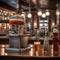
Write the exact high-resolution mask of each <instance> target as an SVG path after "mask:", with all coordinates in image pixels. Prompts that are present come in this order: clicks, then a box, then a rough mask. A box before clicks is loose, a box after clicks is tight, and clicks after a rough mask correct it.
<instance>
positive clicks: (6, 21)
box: [0, 20, 9, 23]
mask: <svg viewBox="0 0 60 60" xmlns="http://www.w3.org/2000/svg"><path fill="white" fill-rule="evenodd" d="M0 23H9V20H0Z"/></svg>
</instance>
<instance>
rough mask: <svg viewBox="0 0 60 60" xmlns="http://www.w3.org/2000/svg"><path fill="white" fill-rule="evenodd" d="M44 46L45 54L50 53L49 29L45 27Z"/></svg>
mask: <svg viewBox="0 0 60 60" xmlns="http://www.w3.org/2000/svg"><path fill="white" fill-rule="evenodd" d="M43 48H44V55H45V56H46V55H47V56H48V55H49V53H48V52H49V40H48V29H45V36H44V44H43Z"/></svg>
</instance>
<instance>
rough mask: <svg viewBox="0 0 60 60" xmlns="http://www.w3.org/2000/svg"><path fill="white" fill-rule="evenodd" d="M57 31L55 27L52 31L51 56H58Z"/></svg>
mask: <svg viewBox="0 0 60 60" xmlns="http://www.w3.org/2000/svg"><path fill="white" fill-rule="evenodd" d="M58 43H59V31H58V28H57V26H55V27H54V29H53V55H54V56H58V45H59V44H58Z"/></svg>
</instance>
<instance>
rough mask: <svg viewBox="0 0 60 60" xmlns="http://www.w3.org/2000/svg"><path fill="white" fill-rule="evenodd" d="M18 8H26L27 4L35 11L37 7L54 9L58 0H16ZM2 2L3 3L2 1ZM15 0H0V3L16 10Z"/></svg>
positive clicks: (59, 0) (27, 7)
mask: <svg viewBox="0 0 60 60" xmlns="http://www.w3.org/2000/svg"><path fill="white" fill-rule="evenodd" d="M18 1H19V2H18V3H19V8H20V9H24V10H28V9H29V4H30V7H31V10H32V11H36V10H37V9H40V8H41V9H51V10H55V9H56V8H57V7H56V4H57V3H60V0H18ZM2 2H4V3H2ZM16 2H17V0H7V1H6V0H0V5H1V6H3V7H5V8H9V9H11V10H16V4H17V3H16Z"/></svg>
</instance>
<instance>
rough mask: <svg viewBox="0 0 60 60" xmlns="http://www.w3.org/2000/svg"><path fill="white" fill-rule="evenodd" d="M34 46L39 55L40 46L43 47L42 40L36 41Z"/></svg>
mask: <svg viewBox="0 0 60 60" xmlns="http://www.w3.org/2000/svg"><path fill="white" fill-rule="evenodd" d="M34 48H35V53H36V56H38V55H39V52H40V48H41V45H40V42H39V41H38V42H34Z"/></svg>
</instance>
